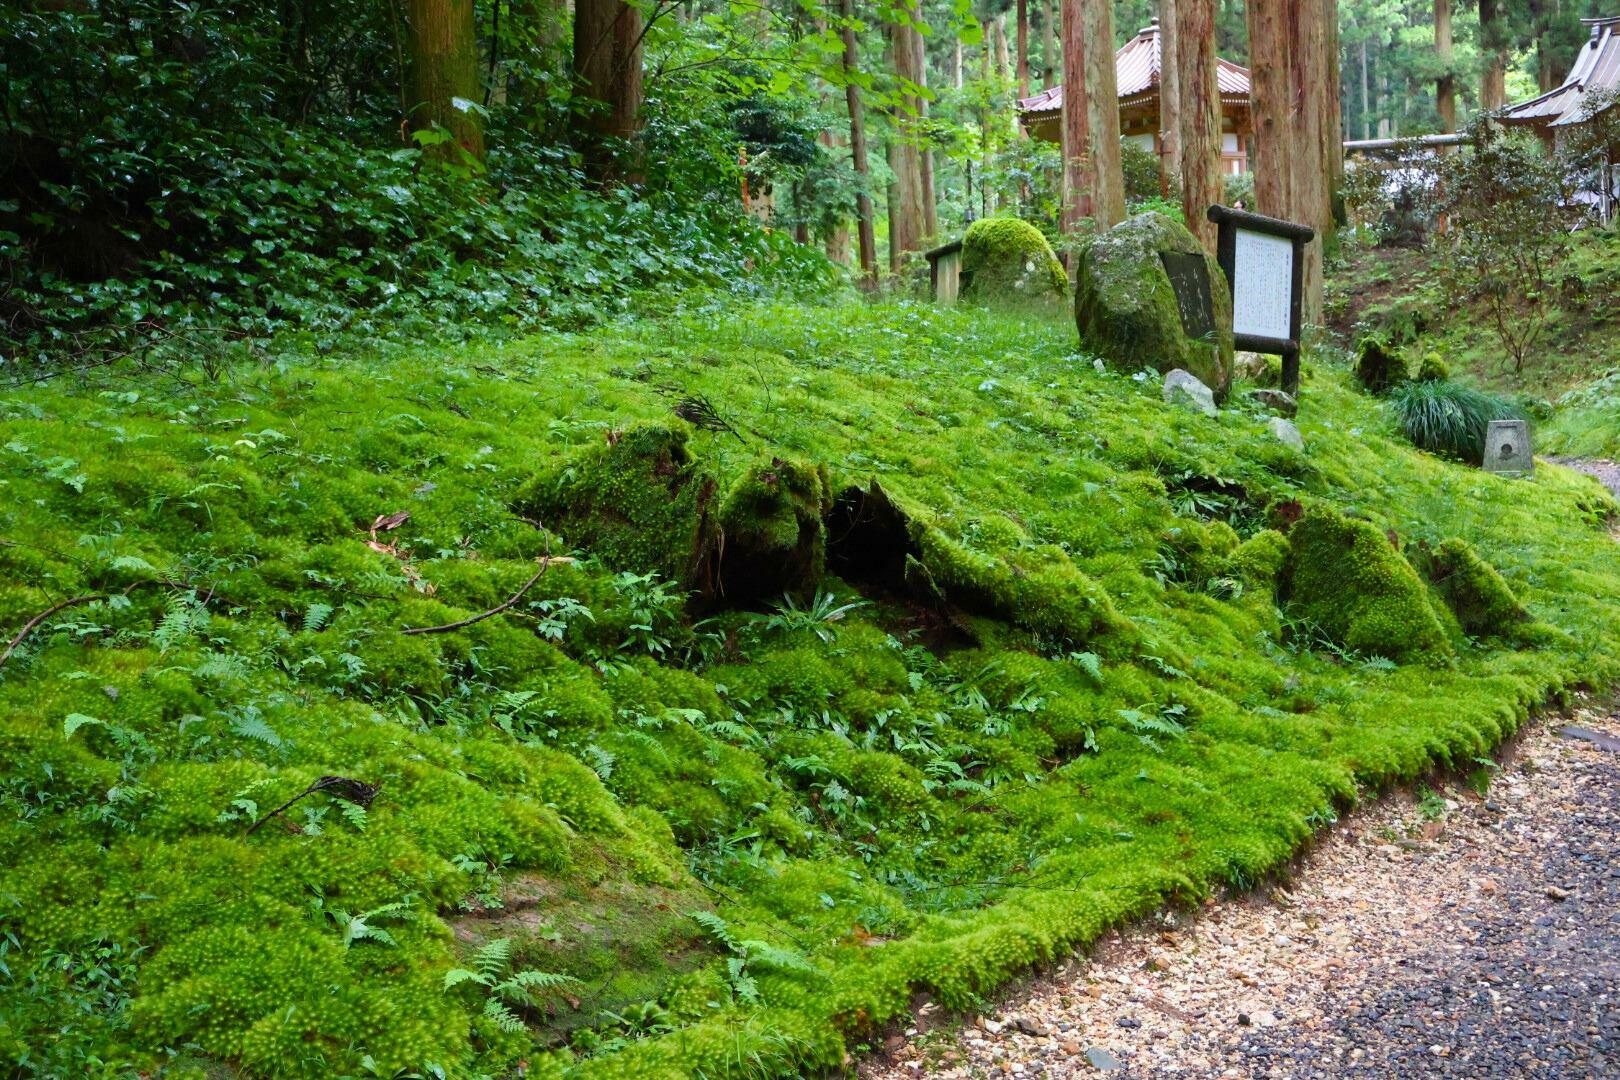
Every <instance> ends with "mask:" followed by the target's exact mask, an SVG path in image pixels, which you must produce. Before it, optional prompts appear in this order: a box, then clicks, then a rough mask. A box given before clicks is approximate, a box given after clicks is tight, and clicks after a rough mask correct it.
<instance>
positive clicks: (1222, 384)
mask: <svg viewBox="0 0 1620 1080" xmlns="http://www.w3.org/2000/svg"><path fill="white" fill-rule="evenodd" d="M1161 252H1176V253H1180V254H1184V255H1197V256H1201V257H1202V258H1203V259H1204V264H1205V267H1206V268H1207V269H1208V271H1209V284H1210V290H1209V291H1210V300H1211V306H1212V310H1213V313H1214V316H1215V333H1214V336H1213V339H1212V340H1195V339H1193V338H1190V337H1188V336H1187V332H1186V330H1185V329H1184V328H1183V325H1182V321H1181V309H1180V307H1179V306H1178V304H1177V302H1176V294H1175V290H1174V288H1173V287H1172V286H1171V284H1170V275H1169V274H1168V273H1167V272H1166V271H1165V268H1164V261H1163V260H1162V259H1161V258H1160V253H1161ZM1074 313H1075V322H1076V323H1077V324H1078V325H1079V327H1080V341H1081V343H1082V344H1083V345H1085V347H1086V348H1087V349H1090V350H1091V351H1092V352H1094V353H1096V354H1097V355H1098V356H1100V357H1102V358H1103V360H1105V361H1106V362H1107V363H1109V364H1111V365H1113V366H1114V367H1117V368H1119V369H1121V370H1124V371H1137V370H1140V369H1141V368H1144V367H1146V368H1152V369H1154V370H1155V371H1159V372H1170V371H1174V370H1175V369H1176V368H1181V369H1182V370H1184V371H1190V372H1192V373H1193V374H1194V375H1196V376H1197V377H1198V378H1199V379H1200V380H1201V381H1202V382H1203V383H1204V385H1206V386H1208V387H1209V388H1210V389H1211V390H1213V391H1215V396H1216V397H1217V398H1221V399H1224V398H1225V397H1226V392H1227V390H1228V389H1230V387H1231V385H1232V356H1233V352H1232V297H1231V293H1230V292H1229V291H1228V290H1227V285H1226V276H1225V275H1224V274H1223V273H1221V268H1220V264H1219V263H1217V262H1216V261H1215V259H1214V257H1213V256H1211V255H1209V254H1208V253H1207V252H1206V251H1204V248H1203V245H1201V244H1200V243H1199V242H1198V239H1197V238H1196V237H1195V236H1193V234H1192V233H1190V232H1188V231H1187V228H1186V226H1184V225H1182V224H1181V223H1180V222H1177V221H1175V220H1173V219H1172V218H1168V217H1166V216H1165V215H1163V214H1158V213H1151V212H1150V213H1146V214H1138V215H1137V216H1136V217H1133V218H1130V219H1129V220H1127V221H1124V222H1121V223H1120V224H1118V225H1116V226H1114V227H1113V228H1112V229H1109V230H1108V231H1107V232H1105V233H1103V234H1102V235H1101V236H1098V237H1096V238H1095V239H1094V240H1092V242H1091V243H1090V244H1089V245H1088V246H1087V247H1086V249H1085V251H1084V252H1083V253H1082V254H1081V256H1080V268H1079V275H1078V279H1077V281H1076V284H1075V297H1074Z"/></svg>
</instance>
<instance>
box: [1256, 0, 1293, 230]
mask: <svg viewBox="0 0 1620 1080" xmlns="http://www.w3.org/2000/svg"><path fill="white" fill-rule="evenodd" d="M1290 6H1291V5H1290V4H1289V3H1287V2H1286V0H1249V3H1248V7H1247V12H1246V14H1247V17H1248V23H1249V78H1250V84H1249V103H1250V107H1249V113H1250V115H1251V116H1253V117H1254V203H1255V205H1254V208H1255V210H1257V211H1258V212H1259V213H1262V214H1269V215H1270V216H1272V217H1287V216H1288V213H1289V210H1290V209H1291V207H1292V202H1291V200H1290V198H1289V185H1288V181H1289V176H1290V173H1291V172H1292V161H1291V158H1292V155H1293V152H1294V150H1293V148H1294V113H1295V104H1294V77H1293V49H1292V45H1291V38H1290V33H1289V25H1288V20H1287V15H1288V10H1289V7H1290Z"/></svg>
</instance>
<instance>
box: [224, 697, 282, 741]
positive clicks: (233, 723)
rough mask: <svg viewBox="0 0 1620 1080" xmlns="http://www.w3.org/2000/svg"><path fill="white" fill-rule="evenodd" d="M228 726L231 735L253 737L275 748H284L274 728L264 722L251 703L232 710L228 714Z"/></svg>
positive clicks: (245, 737)
mask: <svg viewBox="0 0 1620 1080" xmlns="http://www.w3.org/2000/svg"><path fill="white" fill-rule="evenodd" d="M230 728H231V733H232V734H233V735H240V736H241V737H242V738H244V739H253V740H255V741H257V742H262V743H264V744H265V745H266V746H269V747H272V748H274V749H276V750H281V749H284V748H285V747H286V745H287V743H286V740H284V739H283V738H282V737H281V736H280V735H277V734H276V731H275V729H274V728H272V727H271V726H270V725H269V724H267V723H265V720H264V717H263V716H261V715H260V714H259V710H258V709H256V708H254V707H253V706H252V705H247V706H244V707H243V708H241V709H239V710H233V711H232V712H231V714H230Z"/></svg>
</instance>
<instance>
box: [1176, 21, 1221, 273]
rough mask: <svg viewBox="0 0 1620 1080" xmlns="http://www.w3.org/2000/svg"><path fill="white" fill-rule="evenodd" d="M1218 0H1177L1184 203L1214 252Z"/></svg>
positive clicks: (1217, 177) (1179, 138) (1217, 192)
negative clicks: (1211, 213) (1208, 212)
mask: <svg viewBox="0 0 1620 1080" xmlns="http://www.w3.org/2000/svg"><path fill="white" fill-rule="evenodd" d="M1216 7H1217V0H1175V4H1174V12H1175V31H1174V37H1175V59H1176V87H1177V90H1178V91H1179V96H1180V98H1181V107H1180V109H1179V110H1178V112H1179V114H1180V115H1179V120H1180V123H1179V124H1178V125H1177V131H1176V136H1177V142H1178V143H1179V144H1180V146H1181V206H1182V213H1183V216H1184V217H1185V218H1186V220H1187V227H1188V228H1189V229H1191V230H1192V231H1193V233H1194V234H1195V235H1196V236H1197V237H1198V239H1200V240H1202V241H1203V243H1204V246H1205V247H1206V248H1208V249H1209V250H1210V251H1211V252H1213V251H1214V250H1215V234H1216V229H1215V224H1214V222H1212V221H1210V220H1209V218H1208V217H1206V216H1205V211H1206V210H1208V209H1209V207H1210V206H1211V205H1213V204H1214V203H1218V202H1220V201H1221V91H1220V85H1219V83H1218V82H1217V79H1216V71H1217V68H1216V61H1215V11H1216Z"/></svg>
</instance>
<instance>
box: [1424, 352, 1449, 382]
mask: <svg viewBox="0 0 1620 1080" xmlns="http://www.w3.org/2000/svg"><path fill="white" fill-rule="evenodd" d="M1449 378H1451V368H1450V367H1449V366H1448V365H1447V364H1446V362H1445V361H1444V360H1443V359H1441V358H1440V354H1439V353H1426V354H1425V355H1424V357H1423V362H1422V363H1421V364H1419V365H1418V373H1417V381H1418V382H1445V381H1446V380H1447V379H1449Z"/></svg>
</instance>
